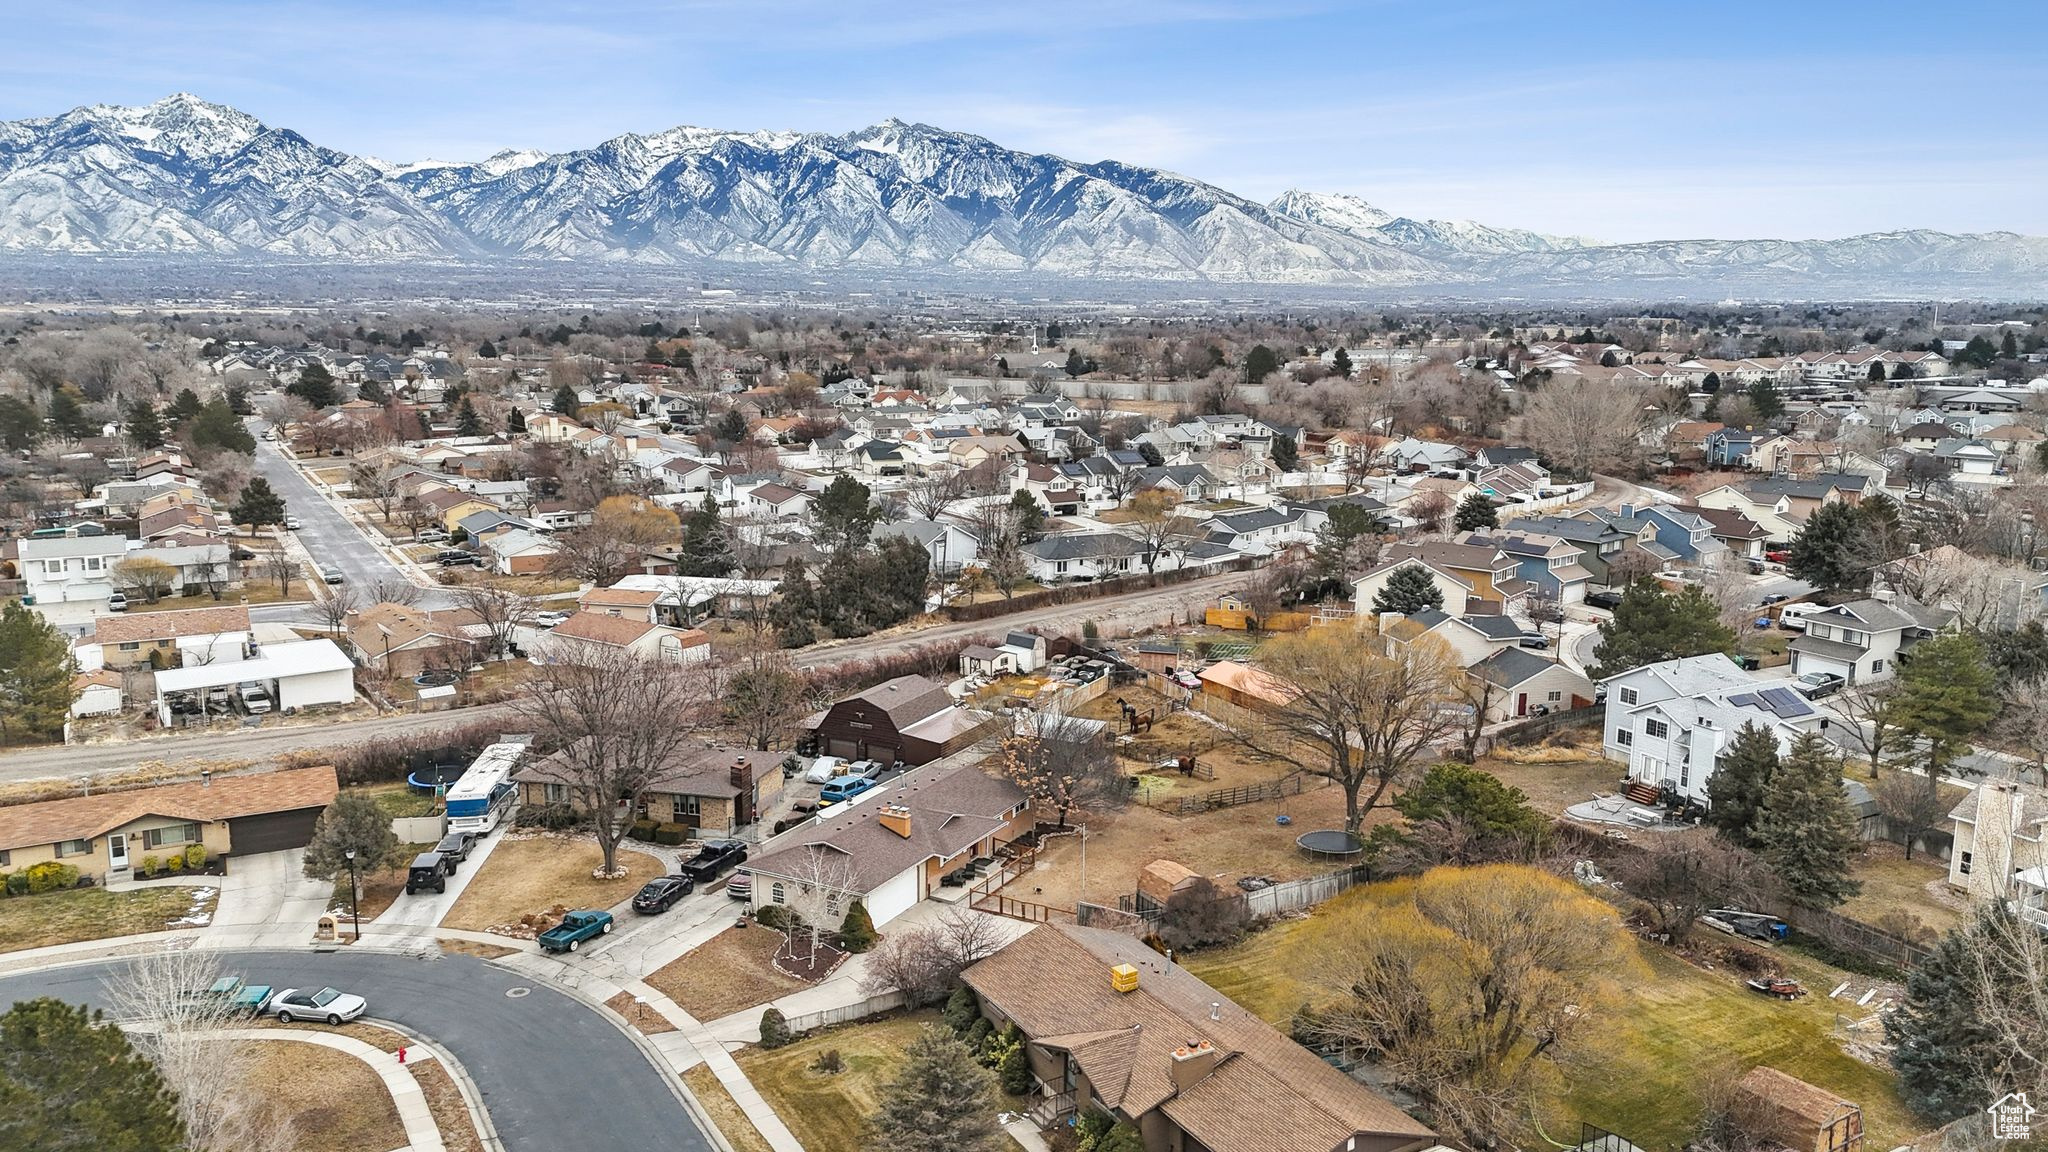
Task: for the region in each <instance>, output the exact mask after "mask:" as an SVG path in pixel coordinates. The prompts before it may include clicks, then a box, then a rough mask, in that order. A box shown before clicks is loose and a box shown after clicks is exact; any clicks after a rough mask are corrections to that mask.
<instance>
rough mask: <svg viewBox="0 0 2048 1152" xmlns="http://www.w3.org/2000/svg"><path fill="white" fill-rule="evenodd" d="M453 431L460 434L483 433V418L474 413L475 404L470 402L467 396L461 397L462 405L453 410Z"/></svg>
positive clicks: (477, 434)
mask: <svg viewBox="0 0 2048 1152" xmlns="http://www.w3.org/2000/svg"><path fill="white" fill-rule="evenodd" d="M455 431H456V433H457V434H458V435H462V436H481V435H483V434H484V422H483V418H482V417H480V416H478V415H477V414H476V405H474V404H472V403H470V402H469V397H467V396H464V397H463V398H462V406H461V407H459V408H457V409H456V410H455Z"/></svg>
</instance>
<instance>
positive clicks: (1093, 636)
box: [1081, 620, 1102, 641]
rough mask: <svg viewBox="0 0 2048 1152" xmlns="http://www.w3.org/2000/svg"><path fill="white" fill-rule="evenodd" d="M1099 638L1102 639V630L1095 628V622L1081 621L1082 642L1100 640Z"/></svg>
mask: <svg viewBox="0 0 2048 1152" xmlns="http://www.w3.org/2000/svg"><path fill="white" fill-rule="evenodd" d="M1101 638H1102V629H1101V628H1099V627H1097V626H1096V624H1095V621H1093V620H1083V621H1081V639H1083V640H1090V641H1093V640H1100V639H1101Z"/></svg>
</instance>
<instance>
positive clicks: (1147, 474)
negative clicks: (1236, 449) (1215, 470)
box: [1133, 464, 1222, 503]
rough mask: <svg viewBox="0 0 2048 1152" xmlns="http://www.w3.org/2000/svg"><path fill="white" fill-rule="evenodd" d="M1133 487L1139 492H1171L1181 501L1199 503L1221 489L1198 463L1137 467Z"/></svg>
mask: <svg viewBox="0 0 2048 1152" xmlns="http://www.w3.org/2000/svg"><path fill="white" fill-rule="evenodd" d="M1133 475H1134V476H1135V481H1134V487H1135V489H1136V491H1139V492H1151V491H1160V492H1171V493H1173V494H1174V495H1175V496H1177V497H1179V498H1180V499H1181V500H1183V501H1187V502H1192V503H1200V502H1203V501H1207V500H1210V499H1213V498H1214V497H1215V496H1216V494H1217V492H1218V491H1219V490H1220V489H1221V487H1222V486H1221V485H1220V484H1219V483H1218V482H1217V480H1216V478H1215V477H1214V476H1212V475H1210V474H1209V470H1208V469H1207V468H1204V467H1202V466H1201V465H1200V464H1166V465H1162V466H1160V467H1157V468H1139V469H1137V470H1136V471H1135V472H1134V473H1133Z"/></svg>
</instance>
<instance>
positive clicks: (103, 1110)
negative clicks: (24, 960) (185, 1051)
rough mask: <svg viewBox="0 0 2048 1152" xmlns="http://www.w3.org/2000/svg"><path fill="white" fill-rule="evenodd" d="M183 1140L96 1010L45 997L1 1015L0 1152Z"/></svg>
mask: <svg viewBox="0 0 2048 1152" xmlns="http://www.w3.org/2000/svg"><path fill="white" fill-rule="evenodd" d="M185 1135H186V1134H185V1125H184V1122H183V1121H182V1120H180V1119H179V1118H178V1098H177V1096H176V1095H175V1094H174V1093H173V1092H172V1091H171V1090H170V1088H169V1087H167V1086H166V1085H165V1084H164V1079H163V1075H162V1074H161V1073H160V1072H158V1071H157V1069H156V1065H154V1064H152V1063H150V1062H149V1060H148V1059H147V1058H145V1057H143V1056H142V1055H141V1054H140V1053H138V1052H136V1051H135V1049H134V1047H132V1046H131V1045H130V1044H129V1042H128V1034H127V1033H125V1032H123V1031H121V1030H120V1029H119V1028H116V1027H114V1026H113V1025H112V1024H111V1023H109V1022H107V1021H105V1020H104V1019H102V1018H101V1016H100V1014H99V1013H98V1012H89V1011H87V1010H86V1009H84V1008H82V1007H76V1006H73V1005H70V1004H66V1003H64V1002H63V1001H61V1000H55V999H50V998H47V997H46V998H42V999H37V1000H23V1001H17V1002H16V1003H15V1005H14V1007H13V1008H11V1009H10V1010H8V1012H7V1013H6V1014H5V1015H0V1148H10V1149H13V1148H20V1149H30V1148H33V1149H36V1152H169V1150H175V1149H180V1148H183V1147H184V1146H185Z"/></svg>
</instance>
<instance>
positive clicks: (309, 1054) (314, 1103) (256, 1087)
mask: <svg viewBox="0 0 2048 1152" xmlns="http://www.w3.org/2000/svg"><path fill="white" fill-rule="evenodd" d="M256 1047H257V1048H258V1049H259V1050H260V1051H261V1053H262V1056H261V1058H260V1059H259V1060H258V1061H257V1063H256V1071H255V1075H254V1076H252V1077H251V1083H250V1084H249V1085H248V1086H247V1090H248V1091H250V1092H252V1093H254V1094H256V1095H258V1096H260V1097H261V1098H263V1099H266V1100H270V1101H274V1102H276V1103H277V1104H278V1105H279V1107H280V1108H281V1109H282V1112H283V1116H284V1117H285V1118H287V1119H289V1120H291V1122H292V1126H293V1129H294V1131H293V1135H294V1137H295V1140H294V1143H293V1147H294V1148H296V1149H297V1152H327V1150H328V1149H333V1148H361V1149H372V1148H375V1149H383V1148H403V1147H405V1142H406V1141H405V1125H404V1124H403V1123H401V1122H400V1121H399V1119H398V1108H397V1106H396V1105H395V1104H393V1103H392V1100H391V1093H390V1092H389V1091H388V1090H387V1089H386V1088H385V1087H384V1081H383V1080H381V1079H379V1078H378V1076H377V1073H376V1071H375V1070H374V1069H372V1068H371V1067H370V1066H369V1065H368V1064H365V1063H363V1062H362V1061H361V1060H358V1059H356V1058H355V1057H354V1056H351V1055H349V1054H348V1053H346V1052H340V1051H336V1050H335V1049H332V1048H327V1047H323V1046H321V1045H318V1044H309V1043H306V1042H305V1041H302V1040H262V1041H257V1042H256Z"/></svg>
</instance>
